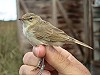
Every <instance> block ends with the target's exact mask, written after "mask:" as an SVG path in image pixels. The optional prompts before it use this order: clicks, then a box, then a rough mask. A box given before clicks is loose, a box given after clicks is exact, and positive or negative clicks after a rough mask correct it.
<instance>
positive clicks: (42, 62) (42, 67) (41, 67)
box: [37, 58, 45, 75]
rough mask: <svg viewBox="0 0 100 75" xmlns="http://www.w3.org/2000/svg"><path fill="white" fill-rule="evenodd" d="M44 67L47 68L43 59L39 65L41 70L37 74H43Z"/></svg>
mask: <svg viewBox="0 0 100 75" xmlns="http://www.w3.org/2000/svg"><path fill="white" fill-rule="evenodd" d="M44 67H45V65H44V58H41V62H40V65H39V68H40V70H39V72H38V73H37V74H38V75H41V74H42V71H43V70H44Z"/></svg>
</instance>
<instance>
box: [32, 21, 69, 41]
mask: <svg viewBox="0 0 100 75" xmlns="http://www.w3.org/2000/svg"><path fill="white" fill-rule="evenodd" d="M34 31H35V32H34V35H35V36H36V38H37V39H39V40H41V39H42V40H45V41H51V42H60V41H65V40H66V39H67V38H66V36H67V34H66V33H65V32H64V31H62V30H60V29H58V28H56V27H54V26H53V25H52V24H50V23H49V22H46V21H41V22H39V23H38V25H36V26H35V28H34Z"/></svg>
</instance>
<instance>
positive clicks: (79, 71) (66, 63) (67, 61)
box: [19, 45, 91, 75]
mask: <svg viewBox="0 0 100 75" xmlns="http://www.w3.org/2000/svg"><path fill="white" fill-rule="evenodd" d="M41 57H44V58H45V70H44V71H43V72H42V75H91V74H90V72H89V71H88V70H87V68H86V67H85V66H84V65H82V63H80V62H79V61H78V60H77V59H76V58H75V57H74V56H72V55H71V54H70V53H69V52H68V51H67V50H64V49H63V48H61V47H55V46H54V48H53V47H51V46H42V45H40V46H38V47H35V48H33V52H28V53H26V54H25V55H24V57H23V62H24V65H22V66H21V67H20V70H19V74H20V75H37V73H38V71H39V69H37V70H34V68H36V65H37V63H38V61H39V58H41Z"/></svg>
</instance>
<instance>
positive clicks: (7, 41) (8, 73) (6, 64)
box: [0, 21, 23, 75]
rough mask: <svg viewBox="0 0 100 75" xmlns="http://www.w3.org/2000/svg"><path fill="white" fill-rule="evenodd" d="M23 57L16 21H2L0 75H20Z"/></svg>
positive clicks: (0, 23) (0, 30)
mask: <svg viewBox="0 0 100 75" xmlns="http://www.w3.org/2000/svg"><path fill="white" fill-rule="evenodd" d="M22 57H23V52H21V50H20V49H19V45H18V37H17V25H16V21H5V22H3V21H0V75H19V74H18V71H19V68H20V66H21V64H22Z"/></svg>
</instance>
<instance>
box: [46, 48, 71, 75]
mask: <svg viewBox="0 0 100 75" xmlns="http://www.w3.org/2000/svg"><path fill="white" fill-rule="evenodd" d="M58 50H59V51H58ZM63 54H64V53H63ZM68 56H70V54H69V53H68V55H67V57H68ZM45 59H46V61H47V62H48V63H49V64H50V65H51V66H53V67H54V68H55V69H56V70H57V71H58V72H59V73H61V74H66V71H68V69H69V68H68V67H66V66H69V64H70V63H71V62H70V60H68V59H67V58H66V57H65V55H62V51H60V49H57V50H56V47H55V48H54V47H51V46H46V55H45Z"/></svg>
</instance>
